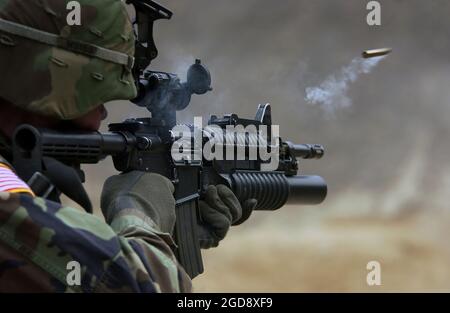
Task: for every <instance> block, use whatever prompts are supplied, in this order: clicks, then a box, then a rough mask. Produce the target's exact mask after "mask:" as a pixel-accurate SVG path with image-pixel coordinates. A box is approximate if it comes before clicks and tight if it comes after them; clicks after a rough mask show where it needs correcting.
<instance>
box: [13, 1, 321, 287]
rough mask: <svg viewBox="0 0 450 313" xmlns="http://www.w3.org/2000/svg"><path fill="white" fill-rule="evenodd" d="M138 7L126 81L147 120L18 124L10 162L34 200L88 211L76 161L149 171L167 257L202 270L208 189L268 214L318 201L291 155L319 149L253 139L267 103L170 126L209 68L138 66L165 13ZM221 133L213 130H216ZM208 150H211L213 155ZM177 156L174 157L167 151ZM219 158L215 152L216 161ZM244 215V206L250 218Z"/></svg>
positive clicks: (267, 121) (207, 82)
mask: <svg viewBox="0 0 450 313" xmlns="http://www.w3.org/2000/svg"><path fill="white" fill-rule="evenodd" d="M128 2H129V3H131V4H134V5H135V7H136V10H137V15H136V19H137V22H136V23H137V25H138V28H139V31H140V32H139V34H137V38H138V39H139V40H138V41H137V47H136V63H135V69H134V73H135V77H136V85H137V86H138V91H139V95H138V97H137V98H136V99H134V100H132V101H133V102H134V103H135V104H137V105H138V106H140V107H145V108H147V109H148V111H149V112H150V113H151V117H145V118H132V119H127V120H125V121H124V122H122V123H113V124H110V125H109V132H108V133H100V132H61V131H55V130H48V129H37V128H35V127H33V126H30V125H21V126H19V127H18V128H17V130H16V131H15V134H14V136H13V165H14V167H15V168H16V170H17V172H18V174H19V176H20V177H21V178H22V179H24V180H26V181H27V182H28V184H29V185H30V187H31V188H32V190H33V191H34V192H35V194H36V195H37V196H41V197H44V198H48V199H50V200H53V201H59V196H60V194H61V193H64V194H66V195H67V196H68V197H69V198H71V199H72V200H74V201H75V202H77V203H78V204H80V205H81V206H82V207H83V208H85V209H86V211H88V212H91V211H92V205H91V203H90V200H89V197H88V195H87V193H86V191H85V190H84V187H83V186H82V183H83V182H84V173H83V171H82V170H81V165H83V164H96V163H98V162H100V161H102V160H103V159H105V158H106V157H108V156H111V157H112V159H113V162H114V166H115V168H116V169H117V170H118V171H120V172H128V171H133V170H138V171H146V172H154V173H158V174H161V175H163V176H165V177H167V178H169V179H170V180H171V181H172V182H173V184H174V186H175V193H174V197H175V200H176V215H177V219H176V225H175V233H174V236H175V241H176V243H177V246H178V248H177V249H176V251H175V253H176V255H177V258H178V260H179V262H180V264H181V265H182V266H183V267H184V269H185V270H186V272H187V273H188V274H189V275H190V277H192V278H194V277H195V276H197V275H198V274H200V273H202V272H203V263H202V257H201V250H200V244H199V240H198V233H197V228H198V224H200V223H201V221H200V219H199V215H198V201H199V199H201V198H202V197H203V195H204V192H205V190H206V188H207V186H208V185H211V184H213V185H217V184H224V185H226V186H228V187H229V188H230V189H231V190H233V192H234V193H235V195H236V197H237V198H238V199H239V201H240V202H241V203H242V204H243V203H245V201H247V200H249V199H256V200H257V205H256V208H255V210H277V209H279V208H280V207H282V206H283V205H285V204H288V203H289V204H318V203H321V202H322V201H323V200H324V199H325V197H326V193H327V186H326V183H325V182H324V180H323V179H322V178H321V177H319V176H299V175H297V173H298V160H297V158H303V159H319V158H321V157H322V156H323V155H324V149H323V147H322V146H321V145H308V144H293V143H291V142H289V141H282V140H281V139H279V138H275V139H272V137H271V136H269V138H266V136H262V135H261V132H260V131H261V129H263V128H266V129H267V128H268V129H269V130H268V132H269V133H270V132H271V127H272V118H271V107H270V105H268V104H265V105H260V106H259V107H258V110H257V113H256V117H255V118H254V119H242V118H239V117H238V116H237V115H236V114H229V115H226V116H224V117H222V118H218V117H217V116H214V115H213V116H211V118H210V120H209V122H208V126H206V127H204V128H199V127H195V125H178V128H180V127H181V128H182V129H183V131H180V132H178V131H176V130H175V129H176V128H177V122H176V112H177V111H180V110H183V109H185V108H186V107H187V106H188V105H189V103H190V100H191V97H192V95H194V94H197V95H201V94H205V93H207V92H208V91H210V90H212V88H211V75H210V73H209V71H208V69H207V68H206V67H205V66H203V65H202V64H201V61H200V60H197V61H196V62H195V63H194V64H193V65H192V66H191V67H190V68H189V70H188V72H187V79H186V81H185V82H181V79H180V78H179V77H178V76H177V75H175V74H172V73H165V72H155V71H149V70H146V68H147V66H148V65H149V64H150V61H151V60H152V59H153V58H155V57H156V55H157V50H156V47H155V45H154V43H153V40H152V39H151V40H150V37H151V32H152V30H153V22H154V21H156V20H158V19H161V18H170V17H171V16H172V13H171V12H170V11H169V10H167V9H165V8H163V7H162V6H160V5H159V4H157V3H155V2H153V1H150V0H146V1H137V0H129V1H128ZM236 126H244V127H246V128H249V127H250V128H252V129H253V130H254V131H251V132H250V131H249V132H243V133H239V132H234V131H230V127H236ZM218 129H219V130H222V131H223V134H224V135H223V136H222V137H221V136H217V130H218ZM211 146H214V148H215V150H214V149H212V150H214V152H217V151H219V150H220V149H218V148H217V147H223V148H225V150H227V149H228V151H229V150H230V149H231V150H232V151H233V152H237V151H238V150H239V151H241V152H242V153H241V157H240V158H232V159H227V158H226V157H225V158H221V157H220V154H221V153H220V151H219V153H216V154H215V157H214V158H207V157H205V156H204V155H203V153H202V152H203V151H204V150H205V149H206V147H211ZM254 148H264V149H265V150H266V151H272V152H275V154H276V155H277V160H276V166H275V168H272V169H271V170H266V168H267V165H268V160H266V159H264V158H262V157H261V156H260V155H259V156H258V155H257V156H256V158H255V157H251V156H252V155H251V154H252V149H254ZM212 150H211V151H212ZM177 155H181V157H174V156H177ZM217 156H219V157H217ZM250 213H251V212H244V215H247V217H248V216H249V214H250Z"/></svg>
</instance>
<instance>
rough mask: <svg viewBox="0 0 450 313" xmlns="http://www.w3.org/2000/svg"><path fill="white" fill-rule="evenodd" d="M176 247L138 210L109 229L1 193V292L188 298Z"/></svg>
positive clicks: (71, 212) (69, 211)
mask: <svg viewBox="0 0 450 313" xmlns="http://www.w3.org/2000/svg"><path fill="white" fill-rule="evenodd" d="M170 244H171V239H170V236H168V235H167V234H162V233H159V232H158V231H157V230H156V228H155V227H154V224H153V222H152V221H151V220H150V219H149V218H146V217H145V216H144V215H143V214H142V213H140V212H139V211H137V210H126V211H123V212H121V213H120V215H118V216H117V217H115V218H114V220H113V221H112V224H111V226H109V225H107V224H106V223H104V222H103V221H102V220H101V219H100V218H98V217H96V216H93V215H90V214H87V213H84V212H82V211H79V210H77V209H73V208H70V207H63V206H61V205H59V204H57V203H54V202H50V201H46V200H44V199H41V198H36V197H32V196H30V195H25V194H18V193H7V192H0V292H2V291H6V292H11V291H16V292H22V291H35V292H36V291H38V292H42V291H49V292H51V291H57V292H189V291H191V281H190V279H189V277H188V276H187V275H186V273H185V272H184V270H183V269H182V268H181V267H180V265H179V264H178V262H177V260H176V258H175V256H174V254H173V253H172V250H171V248H170ZM73 261H76V262H73ZM75 265H76V266H75ZM78 265H79V266H80V269H81V271H80V275H79V277H78V279H77V275H76V272H74V271H73V270H74V269H76V268H77V267H78ZM73 266H75V267H73ZM78 283H79V284H78Z"/></svg>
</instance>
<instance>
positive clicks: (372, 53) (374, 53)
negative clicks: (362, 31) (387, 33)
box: [362, 48, 392, 59]
mask: <svg viewBox="0 0 450 313" xmlns="http://www.w3.org/2000/svg"><path fill="white" fill-rule="evenodd" d="M391 51H392V49H391V48H382V49H373V50H366V51H363V53H362V56H363V58H364V59H370V58H375V57H381V56H383V55H387V54H389V53H391Z"/></svg>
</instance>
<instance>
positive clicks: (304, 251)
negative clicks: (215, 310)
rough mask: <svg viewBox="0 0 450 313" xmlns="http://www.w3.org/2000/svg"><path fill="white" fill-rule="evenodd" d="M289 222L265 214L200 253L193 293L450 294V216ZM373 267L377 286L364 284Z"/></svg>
mask: <svg viewBox="0 0 450 313" xmlns="http://www.w3.org/2000/svg"><path fill="white" fill-rule="evenodd" d="M262 214H265V213H262ZM269 214H270V213H269ZM277 214H278V213H277ZM288 215H289V216H285V217H282V216H280V215H276V216H274V217H273V218H272V219H271V218H270V216H269V215H266V216H264V217H263V218H262V219H259V220H258V219H257V220H256V221H250V222H249V225H246V226H245V228H242V229H238V228H236V229H233V231H232V232H231V233H230V234H229V236H228V237H227V239H226V240H225V241H224V242H223V243H222V244H221V246H220V248H219V249H213V250H209V251H206V253H204V259H205V268H206V272H205V273H204V274H203V275H202V276H200V277H198V278H197V279H195V281H194V285H195V290H196V291H197V292H219V291H220V292H313V291H316V292H326V291H343V292H349V291H371V292H378V291H450V242H449V238H450V237H449V235H450V214H448V213H443V212H424V211H420V212H414V213H411V214H409V215H403V216H397V217H395V218H379V217H378V218H371V217H370V216H365V217H350V218H348V217H347V218H340V217H333V216H331V217H328V218H327V217H325V215H317V214H310V212H305V213H304V214H297V213H295V214H288ZM274 220H275V221H274ZM274 223H275V225H274ZM296 225H297V226H296ZM372 260H375V261H378V262H379V263H380V264H381V279H382V285H381V286H375V287H369V286H368V285H367V283H366V275H367V273H368V272H369V271H368V270H367V269H366V265H367V263H368V262H369V261H372Z"/></svg>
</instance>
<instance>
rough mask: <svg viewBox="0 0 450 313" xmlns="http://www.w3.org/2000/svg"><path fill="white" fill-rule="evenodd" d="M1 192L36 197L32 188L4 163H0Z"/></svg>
mask: <svg viewBox="0 0 450 313" xmlns="http://www.w3.org/2000/svg"><path fill="white" fill-rule="evenodd" d="M0 192H10V193H28V194H30V195H33V196H34V194H33V191H31V189H30V187H29V186H28V185H27V184H25V182H24V181H23V180H21V179H20V178H19V177H18V176H17V175H16V174H15V173H14V172H13V170H11V168H10V167H9V166H7V165H5V164H3V163H0Z"/></svg>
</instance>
